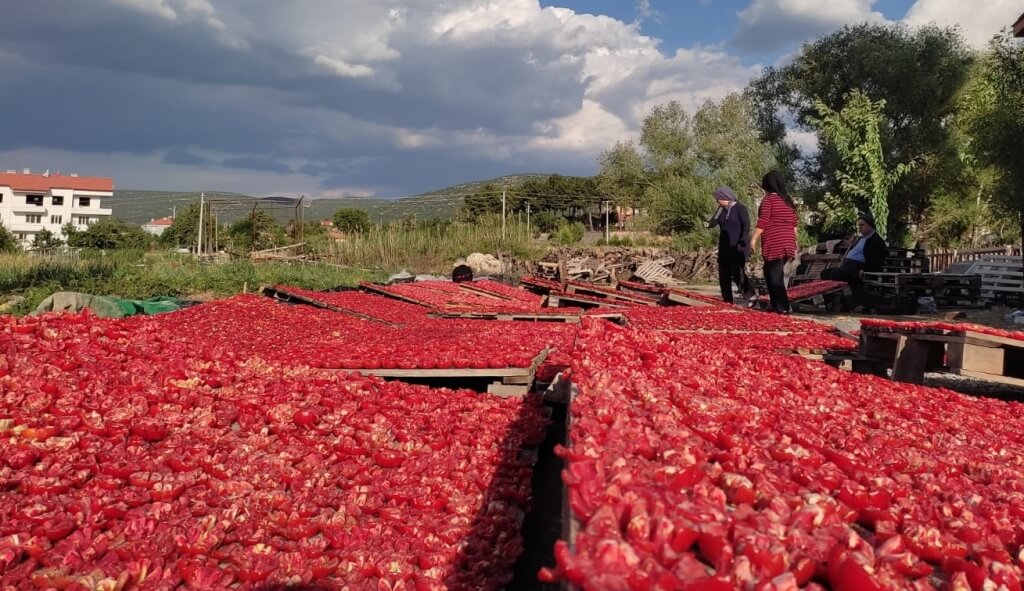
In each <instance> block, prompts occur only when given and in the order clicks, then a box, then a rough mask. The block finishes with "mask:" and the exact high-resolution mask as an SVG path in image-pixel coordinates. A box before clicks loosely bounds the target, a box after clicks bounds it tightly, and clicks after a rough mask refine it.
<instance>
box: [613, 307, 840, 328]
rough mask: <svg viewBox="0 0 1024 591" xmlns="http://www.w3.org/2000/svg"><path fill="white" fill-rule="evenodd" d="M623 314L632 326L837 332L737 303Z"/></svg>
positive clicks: (819, 324) (646, 310) (642, 309)
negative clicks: (726, 306)
mask: <svg viewBox="0 0 1024 591" xmlns="http://www.w3.org/2000/svg"><path fill="white" fill-rule="evenodd" d="M623 314H625V316H626V318H627V320H629V324H630V326H634V327H637V328H643V329H648V330H708V331H723V332H729V331H733V332H736V331H742V332H800V333H829V334H834V333H835V329H834V328H832V327H830V326H828V325H825V324H822V323H819V322H814V321H812V320H803V319H800V318H794V317H792V316H783V315H779V314H769V313H767V312H755V311H745V310H743V309H741V308H735V307H729V308H714V307H699V308H690V307H686V306H672V307H669V308H653V307H636V308H630V309H628V310H625V311H624V312H623Z"/></svg>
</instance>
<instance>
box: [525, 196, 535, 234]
mask: <svg viewBox="0 0 1024 591" xmlns="http://www.w3.org/2000/svg"><path fill="white" fill-rule="evenodd" d="M530 236H533V234H531V233H530V202H529V201H527V202H526V237H527V238H529V237H530Z"/></svg>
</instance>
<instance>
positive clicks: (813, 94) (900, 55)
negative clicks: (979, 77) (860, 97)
mask: <svg viewBox="0 0 1024 591" xmlns="http://www.w3.org/2000/svg"><path fill="white" fill-rule="evenodd" d="M972 61H973V55H972V53H971V51H970V50H969V49H968V48H967V46H966V44H965V43H964V41H963V39H962V38H961V36H960V34H959V33H958V32H957V31H956V29H952V28H939V27H934V26H928V27H921V28H915V29H910V28H908V27H905V26H902V25H888V24H862V25H856V26H849V27H845V28H843V29H840V30H839V31H837V32H835V33H833V34H831V35H829V36H826V37H823V38H821V39H818V40H817V41H815V42H813V43H811V44H808V45H805V46H804V47H803V49H802V50H801V52H800V53H799V55H797V56H796V58H795V59H794V60H793V61H792V62H791V63H790V64H789V65H787V66H785V67H782V68H768V69H766V70H765V72H764V74H763V75H762V76H761V77H760V78H758V79H756V80H754V81H753V82H752V83H751V85H750V87H749V88H748V91H747V92H748V95H749V96H750V97H751V99H752V102H753V104H754V106H755V109H756V111H755V117H756V121H757V125H758V128H759V130H760V132H761V137H762V139H764V140H765V141H768V142H770V143H772V144H773V145H774V146H776V147H777V148H778V149H779V153H780V155H782V156H783V157H784V158H785V160H786V161H785V162H784V164H787V165H790V164H792V165H797V164H799V165H800V166H799V171H800V173H801V174H800V176H801V179H802V180H803V181H805V182H806V184H808V185H809V186H811V187H816V188H817V189H818V190H817V191H816V192H810V193H808V196H809V197H811V198H812V199H817V198H820V197H821V196H823V195H824V193H825V192H827V191H832V192H833V193H835V192H837V191H838V190H839V189H840V187H839V185H838V182H837V181H836V178H835V171H836V170H837V169H838V168H840V167H841V159H840V158H839V156H838V154H836V152H835V151H834V150H833V149H831V148H830V146H829V145H828V142H827V141H826V140H824V138H819V149H818V151H817V153H816V154H803V155H802V156H803V157H804V158H803V160H801V161H800V162H794V161H795V160H796V159H797V158H798V157H799V156H800V153H799V150H797V149H796V148H795V146H793V145H791V144H789V143H788V142H787V141H786V134H787V130H788V128H790V127H792V126H795V127H796V128H797V129H799V130H803V131H808V130H811V129H813V127H812V125H811V121H810V120H811V118H813V117H816V116H817V115H818V111H817V107H816V105H815V102H814V101H815V100H820V101H821V102H822V103H824V104H825V105H826V106H827V107H828V108H830V109H832V110H840V109H842V106H843V103H844V98H843V97H845V96H846V95H847V94H849V93H850V92H852V91H854V90H855V89H862V90H863V91H865V92H866V93H868V94H869V95H870V96H871V97H872V98H873V99H875V100H884V101H885V110H884V114H885V117H886V119H887V121H888V123H887V125H886V126H884V127H883V128H882V129H881V130H880V133H881V142H882V146H883V149H884V156H885V160H886V161H889V162H908V161H910V160H913V159H916V160H917V161H918V166H916V167H915V169H914V170H913V171H911V172H910V173H909V174H908V175H907V177H906V178H905V179H904V181H903V182H901V183H900V184H899V186H897V187H894V190H893V192H892V194H891V195H890V199H889V203H890V208H891V211H892V217H893V220H892V223H891V224H890V225H891V226H892V227H891V230H893V231H894V232H896V233H897V234H903V233H905V232H906V231H907V229H908V228H907V226H906V223H914V222H916V221H917V220H918V219H919V218H920V216H921V215H922V213H923V212H924V211H925V210H926V208H927V205H928V199H929V197H930V196H931V195H932V194H933V193H934V191H935V189H936V188H937V187H941V186H942V185H944V184H945V183H946V182H947V181H948V179H949V178H950V177H951V176H954V177H955V176H956V175H957V174H958V170H957V168H958V167H959V166H960V161H959V159H958V157H957V153H956V150H955V148H954V147H953V146H952V145H951V142H950V138H949V126H948V123H949V120H950V118H951V117H952V116H953V114H954V112H955V107H956V97H957V93H958V91H959V90H960V88H961V87H962V85H963V84H964V82H965V80H966V79H967V75H968V72H969V69H970V66H971V63H972ZM787 122H789V124H788V125H787Z"/></svg>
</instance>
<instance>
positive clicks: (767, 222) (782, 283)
mask: <svg viewBox="0 0 1024 591" xmlns="http://www.w3.org/2000/svg"><path fill="white" fill-rule="evenodd" d="M761 189H763V190H764V199H762V200H761V207H760V208H758V210H757V229H756V230H754V236H753V237H752V238H751V240H750V249H751V251H753V250H754V249H756V248H757V241H758V240H760V239H761V237H762V236H763V237H764V241H763V244H762V246H761V258H762V259H764V282H765V284H766V286H767V288H768V297H769V299H770V300H771V305H772V309H773V310H775V311H776V312H779V313H781V314H789V312H790V309H789V296H788V295H786V278H785V267H786V263H788V262H789V261H791V260H793V259H794V258H795V257H796V224H797V215H796V203H794V202H793V198H792V197H790V196H789V193H788V192H787V191H786V181H785V179H783V178H782V174H780V173H779V172H778V171H775V170H773V171H771V172H769V173H768V174H766V175H764V178H763V179H761Z"/></svg>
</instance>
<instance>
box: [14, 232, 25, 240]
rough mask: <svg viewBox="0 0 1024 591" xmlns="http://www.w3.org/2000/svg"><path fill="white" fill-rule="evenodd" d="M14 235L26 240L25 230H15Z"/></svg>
mask: <svg viewBox="0 0 1024 591" xmlns="http://www.w3.org/2000/svg"><path fill="white" fill-rule="evenodd" d="M14 237H15V238H17V239H18V240H25V233H24V232H15V233H14Z"/></svg>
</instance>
